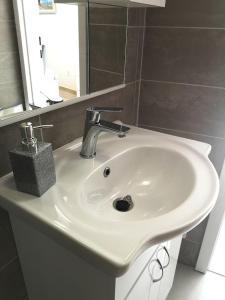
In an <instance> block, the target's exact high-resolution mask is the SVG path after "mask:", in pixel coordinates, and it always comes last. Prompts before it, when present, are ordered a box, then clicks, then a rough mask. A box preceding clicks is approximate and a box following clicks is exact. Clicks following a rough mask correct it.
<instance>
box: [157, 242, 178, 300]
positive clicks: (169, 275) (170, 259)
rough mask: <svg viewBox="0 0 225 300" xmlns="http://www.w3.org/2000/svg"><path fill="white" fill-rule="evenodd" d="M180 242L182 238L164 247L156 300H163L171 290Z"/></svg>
mask: <svg viewBox="0 0 225 300" xmlns="http://www.w3.org/2000/svg"><path fill="white" fill-rule="evenodd" d="M181 241H182V237H178V238H175V239H173V240H171V241H169V242H168V243H167V245H165V246H164V252H165V256H164V261H163V268H164V275H163V280H162V281H161V285H160V288H159V293H158V298H157V300H165V299H166V298H167V296H168V294H169V292H170V289H171V288H172V285H173V280H174V275H175V271H176V266H177V259H178V255H179V251H180V245H181Z"/></svg>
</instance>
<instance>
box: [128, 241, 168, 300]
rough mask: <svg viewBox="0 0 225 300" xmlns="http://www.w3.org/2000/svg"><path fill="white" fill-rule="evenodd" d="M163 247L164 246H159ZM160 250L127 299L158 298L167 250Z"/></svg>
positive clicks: (146, 299) (147, 299) (153, 299)
mask: <svg viewBox="0 0 225 300" xmlns="http://www.w3.org/2000/svg"><path fill="white" fill-rule="evenodd" d="M161 249H162V247H160V248H159V250H161ZM159 250H157V251H156V253H155V254H154V256H153V257H152V259H151V260H150V262H149V263H148V264H147V266H146V267H145V269H144V271H143V273H142V274H141V275H140V277H139V279H138V280H137V282H136V284H135V285H134V287H133V289H132V290H131V291H130V293H129V294H128V295H127V297H126V298H125V299H126V300H157V298H158V293H159V288H160V281H161V280H162V278H163V267H162V262H163V261H164V256H165V251H159Z"/></svg>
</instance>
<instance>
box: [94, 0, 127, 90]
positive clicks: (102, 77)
mask: <svg viewBox="0 0 225 300" xmlns="http://www.w3.org/2000/svg"><path fill="white" fill-rule="evenodd" d="M126 25H127V8H125V7H119V6H109V5H100V4H93V3H92V4H90V5H89V40H90V92H95V91H99V90H102V89H106V88H109V87H111V86H116V85H119V84H121V83H123V82H124V66H125V51H124V50H125V47H126V32H127V27H126Z"/></svg>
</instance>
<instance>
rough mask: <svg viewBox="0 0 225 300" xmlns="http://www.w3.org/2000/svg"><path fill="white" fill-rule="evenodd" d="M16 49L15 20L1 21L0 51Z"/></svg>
mask: <svg viewBox="0 0 225 300" xmlns="http://www.w3.org/2000/svg"><path fill="white" fill-rule="evenodd" d="M16 50H17V37H16V27H15V24H14V22H0V52H7V51H16Z"/></svg>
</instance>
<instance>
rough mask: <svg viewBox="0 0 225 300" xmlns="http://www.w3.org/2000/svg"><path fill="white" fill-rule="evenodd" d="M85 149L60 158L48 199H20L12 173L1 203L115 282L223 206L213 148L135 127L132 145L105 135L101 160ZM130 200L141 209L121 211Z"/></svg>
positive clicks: (1, 187) (71, 147)
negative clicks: (149, 251) (121, 202)
mask: <svg viewBox="0 0 225 300" xmlns="http://www.w3.org/2000/svg"><path fill="white" fill-rule="evenodd" d="M80 148H81V139H78V140H76V141H74V142H72V143H70V144H68V145H65V146H64V147H62V148H60V149H58V150H56V151H55V153H54V158H55V165H56V174H57V183H56V185H55V186H53V187H52V188H51V189H50V190H49V191H48V192H47V193H45V194H44V195H43V196H42V197H41V198H37V197H34V196H31V195H27V194H24V193H20V192H18V191H17V190H16V188H15V184H14V180H13V177H12V174H9V175H7V176H5V177H3V178H2V179H1V180H0V203H1V205H2V206H3V207H4V208H6V209H7V210H8V211H9V212H10V213H11V214H16V215H17V216H19V217H20V218H22V219H23V220H24V221H26V222H29V223H30V225H31V226H35V227H36V228H38V229H39V230H40V231H41V232H43V233H45V234H47V235H48V236H50V237H51V238H52V239H53V240H55V241H56V242H57V243H60V244H61V245H63V246H64V247H67V248H69V249H70V250H72V251H73V252H74V253H75V254H77V255H80V256H82V257H83V258H84V259H85V260H87V261H89V262H92V263H97V264H98V267H99V268H100V267H101V266H102V268H104V269H106V270H107V271H109V272H111V273H113V274H114V275H115V274H116V275H121V274H123V273H124V272H125V271H126V270H127V268H128V267H129V265H130V264H131V262H132V261H133V260H134V259H135V258H136V257H137V256H138V255H139V254H140V253H141V252H142V251H144V250H145V249H146V248H147V247H149V246H152V245H154V244H156V243H160V242H162V241H165V240H168V239H171V238H173V237H175V236H177V235H180V234H183V233H184V232H186V231H188V230H190V229H191V228H193V227H194V226H196V225H197V224H198V223H199V222H200V221H201V220H203V219H204V218H205V217H206V216H207V215H208V214H209V212H210V211H211V210H212V208H213V206H214V204H215V202H216V199H217V196H218V190H219V182H218V176H217V174H216V172H215V170H214V167H213V166H212V163H211V162H210V160H209V158H208V154H209V152H210V149H211V147H210V145H208V144H204V143H200V142H196V141H191V140H187V139H183V138H179V137H174V136H170V135H166V134H162V133H157V132H153V131H150V130H144V129H140V128H136V127H131V130H130V132H129V134H128V135H127V137H126V138H122V139H119V138H117V137H116V136H113V135H111V134H103V135H102V136H101V137H100V138H99V141H98V145H97V155H96V158H95V159H83V158H81V157H80V155H79V152H80ZM106 168H108V170H110V172H108V173H107V174H108V176H106V177H105V176H104V175H106V174H105V173H104V171H105V170H106ZM109 173H110V174H109ZM127 195H129V196H130V197H131V198H132V203H133V207H131V209H130V210H128V211H126V212H121V211H118V210H117V209H115V205H114V204H115V202H114V201H115V200H116V199H118V198H122V199H123V198H124V197H125V196H127Z"/></svg>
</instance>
